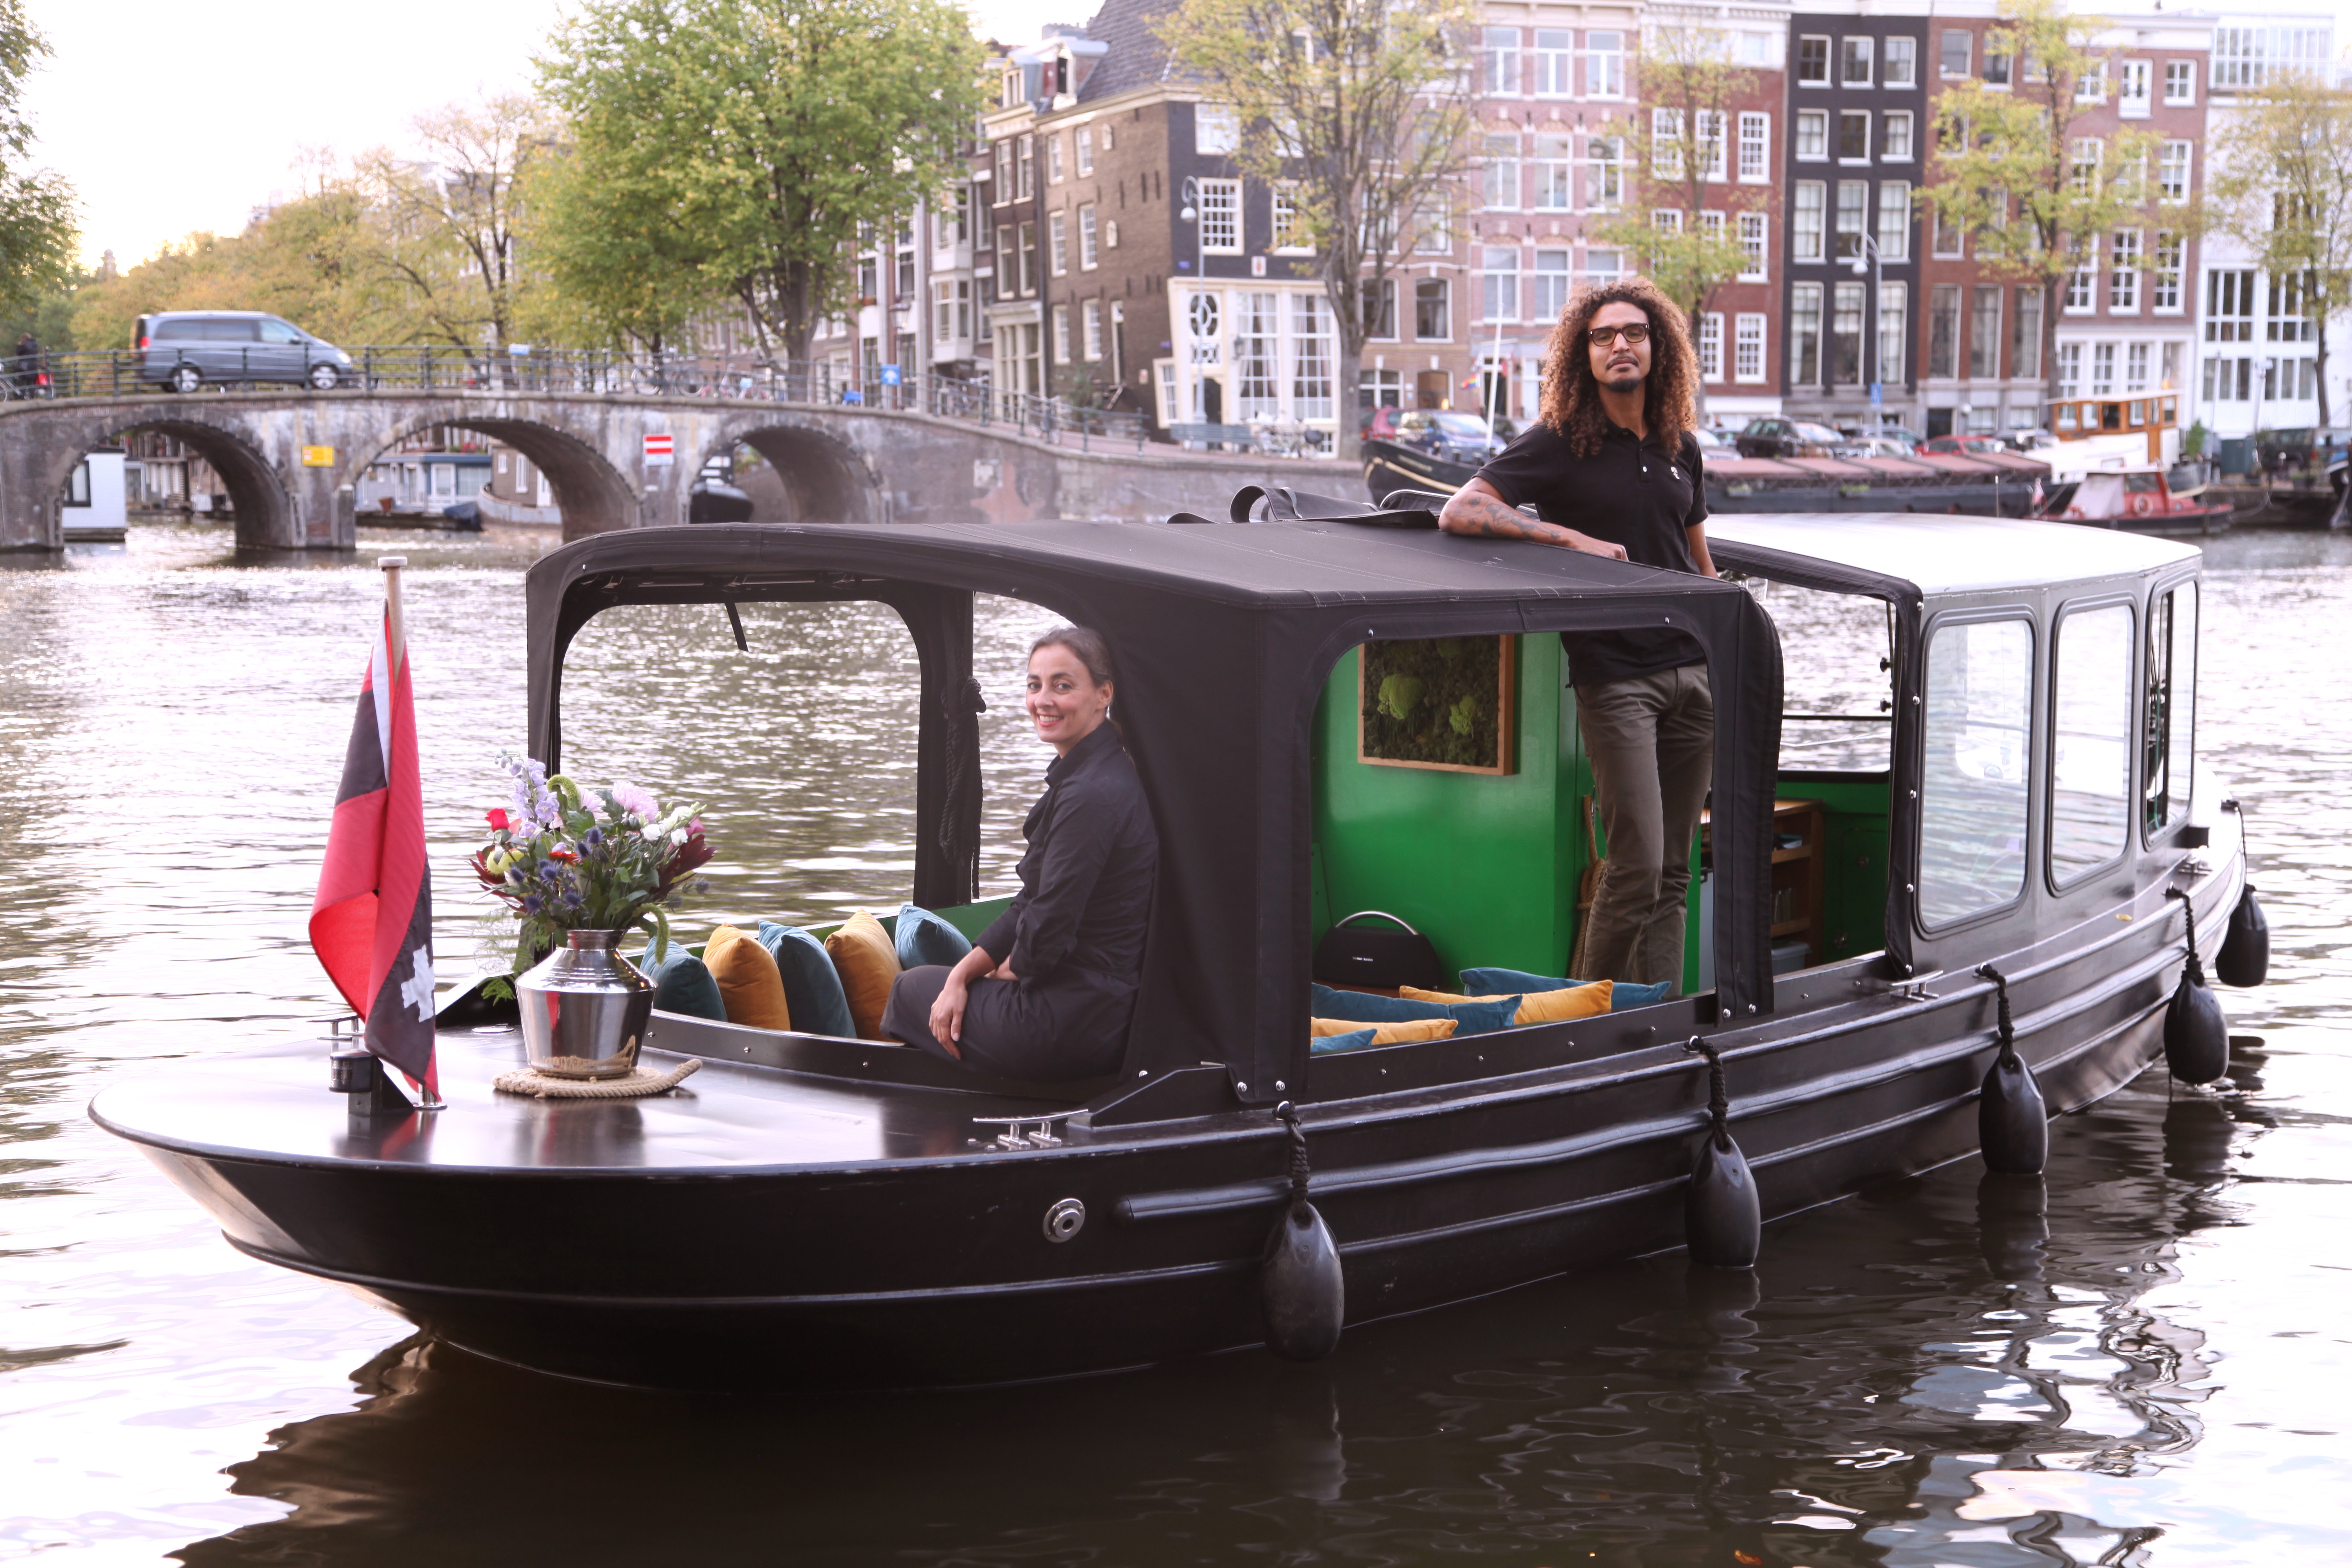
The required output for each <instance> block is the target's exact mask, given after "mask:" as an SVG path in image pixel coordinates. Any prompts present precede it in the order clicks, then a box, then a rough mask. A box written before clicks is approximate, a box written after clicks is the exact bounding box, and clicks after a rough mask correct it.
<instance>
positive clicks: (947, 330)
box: [931, 281, 961, 343]
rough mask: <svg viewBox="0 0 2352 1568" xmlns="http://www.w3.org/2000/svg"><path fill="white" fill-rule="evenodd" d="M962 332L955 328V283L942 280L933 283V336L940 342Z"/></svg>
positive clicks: (957, 335)
mask: <svg viewBox="0 0 2352 1568" xmlns="http://www.w3.org/2000/svg"><path fill="white" fill-rule="evenodd" d="M931 336H932V337H933V338H934V339H936V340H938V341H939V342H942V343H944V342H947V341H948V340H949V339H950V338H953V337H959V336H961V333H959V332H958V331H956V330H955V285H954V284H952V283H949V282H945V281H941V282H938V283H934V284H932V285H931Z"/></svg>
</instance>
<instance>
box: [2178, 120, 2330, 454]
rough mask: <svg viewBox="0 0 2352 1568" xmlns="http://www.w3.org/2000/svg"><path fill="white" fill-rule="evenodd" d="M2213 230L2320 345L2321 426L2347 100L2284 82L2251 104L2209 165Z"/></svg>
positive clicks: (2227, 130)
mask: <svg viewBox="0 0 2352 1568" xmlns="http://www.w3.org/2000/svg"><path fill="white" fill-rule="evenodd" d="M2207 167H2208V170H2209V173H2208V174H2207V177H2206V192H2205V195H2206V202H2207V209H2208V216H2209V217H2210V220H2211V222H2212V224H2213V226H2215V227H2217V228H2219V229H2220V230H2221V232H2223V233H2225V234H2228V235H2229V236H2231V237H2232V238H2234V239H2236V240H2237V241H2238V242H2239V243H2240V244H2242V245H2243V246H2244V247H2246V249H2247V250H2248V251H2249V252H2250V253H2252V256H2253V257H2254V258H2255V259H2256V261H2257V262H2258V263H2259V264H2260V265H2261V267H2262V269H2263V271H2265V272H2267V273H2269V274H2270V275H2271V277H2272V278H2273V279H2276V280H2278V282H2279V283H2280V284H2283V285H2284V286H2287V287H2292V288H2296V289H2299V290H2300V293H2301V301H2300V302H2301V305H2302V308H2303V310H2304V311H2305V315H2306V317H2307V318H2308V319H2309V320H2310V321H2312V322H2314V323H2315V328H2316V337H2317V340H2318V347H2319V356H2318V357H2319V363H2318V365H2317V367H2316V368H2317V370H2318V373H2319V422H2320V423H2321V424H2322V425H2328V424H2333V423H2334V422H2335V421H2334V416H2333V415H2332V414H2331V413H2330V412H2329V410H2330V406H2331V405H2330V404H2329V402H2328V397H2327V322H2328V318H2329V317H2331V316H2333V315H2335V314H2336V312H2337V311H2339V310H2344V309H2346V308H2347V306H2352V93H2347V92H2346V91H2344V90H2343V89H2339V88H2331V87H2326V86H2324V85H2322V84H2320V83H2318V82H2316V81H2312V80H2308V79H2294V78H2290V79H2287V80H2285V81H2281V82H2273V84H2272V85H2270V86H2268V87H2265V88H2263V89H2262V90H2261V91H2259V92H2257V93H2254V94H2252V96H2251V101H2250V102H2248V103H2246V104H2245V105H2243V106H2242V108H2241V110H2239V113H2238V115H2237V116H2236V117H2235V118H2234V119H2232V120H2231V121H2230V122H2229V123H2228V124H2227V125H2226V126H2225V127H2224V128H2223V129H2222V131H2221V134H2220V136H2218V137H2217V138H2216V139H2215V141H2214V144H2213V149H2212V153H2211V156H2210V159H2209V161H2208V164H2207Z"/></svg>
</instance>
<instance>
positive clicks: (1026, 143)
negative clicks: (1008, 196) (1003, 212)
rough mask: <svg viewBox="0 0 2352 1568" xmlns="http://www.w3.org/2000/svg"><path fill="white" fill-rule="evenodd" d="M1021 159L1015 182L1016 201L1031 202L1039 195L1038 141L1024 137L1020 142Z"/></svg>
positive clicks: (1014, 193) (1030, 137)
mask: <svg viewBox="0 0 2352 1568" xmlns="http://www.w3.org/2000/svg"><path fill="white" fill-rule="evenodd" d="M1020 149H1021V158H1020V168H1019V171H1018V175H1017V177H1016V178H1015V179H1014V181H1013V197H1014V199H1015V200H1018V201H1024V202H1025V201H1029V200H1032V199H1034V197H1035V196H1036V195H1037V139H1036V138H1035V137H1034V136H1024V137H1023V138H1021V142H1020Z"/></svg>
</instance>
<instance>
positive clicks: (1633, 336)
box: [1584, 321, 1650, 349]
mask: <svg viewBox="0 0 2352 1568" xmlns="http://www.w3.org/2000/svg"><path fill="white" fill-rule="evenodd" d="M1619 338H1623V339H1624V340H1625V341H1626V342H1629V343H1645V342H1649V341H1650V329H1649V327H1648V325H1647V324H1646V323H1644V322H1641V321H1635V322H1633V324H1632V325H1630V326H1623V327H1594V328H1593V329H1592V330H1591V331H1588V332H1586V333H1585V334H1584V341H1585V342H1588V343H1591V345H1592V346H1593V347H1594V348H1596V349H1605V348H1607V347H1608V346H1609V345H1610V344H1611V343H1613V342H1616V341H1617V340H1618V339H1619Z"/></svg>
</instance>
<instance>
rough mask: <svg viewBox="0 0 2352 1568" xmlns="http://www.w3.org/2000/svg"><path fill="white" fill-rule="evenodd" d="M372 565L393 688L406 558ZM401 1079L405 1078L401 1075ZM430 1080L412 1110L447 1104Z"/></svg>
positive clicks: (403, 626) (402, 630) (403, 644)
mask: <svg viewBox="0 0 2352 1568" xmlns="http://www.w3.org/2000/svg"><path fill="white" fill-rule="evenodd" d="M375 563H376V565H378V566H379V567H381V568H383V620H384V638H383V641H384V649H383V658H384V664H385V666H386V668H385V671H384V679H387V680H389V681H391V682H392V683H393V684H394V686H395V687H397V686H398V685H399V684H400V664H401V660H402V659H404V658H406V657H407V656H408V626H407V618H406V616H405V615H404V612H403V610H402V608H401V603H400V574H401V572H402V570H403V569H404V568H405V567H406V566H407V564H408V557H407V556H405V555H379V556H377V557H376V558H375ZM402 1076H403V1077H406V1076H407V1075H406V1074H402ZM433 1077H434V1075H433V1074H432V1073H431V1072H429V1071H428V1072H427V1074H426V1076H425V1077H424V1078H422V1079H409V1080H408V1081H409V1082H410V1083H412V1084H414V1085H415V1089H416V1109H417V1110H440V1109H441V1108H442V1107H443V1106H444V1105H446V1103H447V1101H446V1100H443V1099H442V1098H441V1096H440V1095H439V1094H438V1093H437V1092H436V1089H435V1085H434V1081H433Z"/></svg>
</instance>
